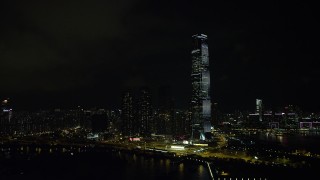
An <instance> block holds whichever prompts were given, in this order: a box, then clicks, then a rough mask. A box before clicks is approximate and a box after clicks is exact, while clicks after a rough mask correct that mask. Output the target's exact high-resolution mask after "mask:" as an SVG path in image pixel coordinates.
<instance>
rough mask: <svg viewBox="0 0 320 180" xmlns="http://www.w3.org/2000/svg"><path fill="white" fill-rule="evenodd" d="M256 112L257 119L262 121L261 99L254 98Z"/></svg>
mask: <svg viewBox="0 0 320 180" xmlns="http://www.w3.org/2000/svg"><path fill="white" fill-rule="evenodd" d="M256 113H257V114H259V121H262V100H261V99H256Z"/></svg>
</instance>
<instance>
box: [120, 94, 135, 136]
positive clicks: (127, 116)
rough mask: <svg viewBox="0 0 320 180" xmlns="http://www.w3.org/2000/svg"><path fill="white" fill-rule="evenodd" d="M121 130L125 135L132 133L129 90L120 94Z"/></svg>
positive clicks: (131, 109)
mask: <svg viewBox="0 0 320 180" xmlns="http://www.w3.org/2000/svg"><path fill="white" fill-rule="evenodd" d="M121 106H122V107H121V110H122V113H121V120H122V132H123V134H124V135H126V136H133V135H134V111H133V96H132V93H131V92H125V93H124V94H123V96H122V105H121Z"/></svg>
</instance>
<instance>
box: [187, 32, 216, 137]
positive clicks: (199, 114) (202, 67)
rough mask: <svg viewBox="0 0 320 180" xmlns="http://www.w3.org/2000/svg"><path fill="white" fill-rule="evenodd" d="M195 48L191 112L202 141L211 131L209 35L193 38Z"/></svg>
mask: <svg viewBox="0 0 320 180" xmlns="http://www.w3.org/2000/svg"><path fill="white" fill-rule="evenodd" d="M192 38H193V45H194V48H193V50H192V51H191V56H192V70H191V81H192V97H191V112H192V124H193V126H194V127H197V128H196V129H197V132H200V134H199V136H200V139H205V138H204V133H206V132H210V130H211V123H210V121H211V98H210V71H209V51H208V44H207V35H204V34H196V35H193V36H192Z"/></svg>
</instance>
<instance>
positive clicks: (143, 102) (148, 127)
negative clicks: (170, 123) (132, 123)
mask: <svg viewBox="0 0 320 180" xmlns="http://www.w3.org/2000/svg"><path fill="white" fill-rule="evenodd" d="M137 114H138V118H137V121H138V123H137V125H138V132H139V134H140V135H142V136H149V135H150V134H151V133H152V132H154V123H153V117H152V107H151V93H150V90H149V89H148V88H141V89H140V91H139V99H138V107H137Z"/></svg>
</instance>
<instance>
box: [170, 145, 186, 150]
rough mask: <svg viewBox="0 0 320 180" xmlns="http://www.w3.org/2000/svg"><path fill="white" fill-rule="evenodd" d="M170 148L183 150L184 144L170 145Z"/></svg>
mask: <svg viewBox="0 0 320 180" xmlns="http://www.w3.org/2000/svg"><path fill="white" fill-rule="evenodd" d="M171 149H177V150H184V146H177V145H172V146H171Z"/></svg>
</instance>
